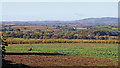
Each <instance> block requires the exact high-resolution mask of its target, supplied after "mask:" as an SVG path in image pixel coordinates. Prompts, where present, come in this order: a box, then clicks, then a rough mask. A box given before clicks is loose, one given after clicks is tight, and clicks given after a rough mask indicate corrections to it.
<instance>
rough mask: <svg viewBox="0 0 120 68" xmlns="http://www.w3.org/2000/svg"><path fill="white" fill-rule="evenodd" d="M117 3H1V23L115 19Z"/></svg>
mask: <svg viewBox="0 0 120 68" xmlns="http://www.w3.org/2000/svg"><path fill="white" fill-rule="evenodd" d="M117 16H118V3H117V2H3V3H2V20H3V21H45V20H62V21H72V20H80V19H84V18H100V17H117Z"/></svg>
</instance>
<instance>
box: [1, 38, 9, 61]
mask: <svg viewBox="0 0 120 68" xmlns="http://www.w3.org/2000/svg"><path fill="white" fill-rule="evenodd" d="M1 40H2V41H1V42H2V45H1V48H2V59H4V57H5V55H4V54H5V51H6V49H5V47H6V46H8V43H7V41H6V39H5V38H3V37H2V38H1Z"/></svg>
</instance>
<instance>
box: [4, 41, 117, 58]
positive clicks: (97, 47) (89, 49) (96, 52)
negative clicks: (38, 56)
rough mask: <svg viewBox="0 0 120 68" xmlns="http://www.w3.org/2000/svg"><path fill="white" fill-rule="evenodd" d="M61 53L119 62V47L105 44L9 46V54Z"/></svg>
mask: <svg viewBox="0 0 120 68" xmlns="http://www.w3.org/2000/svg"><path fill="white" fill-rule="evenodd" d="M30 47H32V48H33V49H32V51H30V52H40V53H60V54H66V55H75V56H84V57H98V58H107V59H113V60H118V45H117V44H103V43H43V44H42V43H41V44H9V46H8V47H6V50H7V52H28V51H27V50H28V49H29V48H30Z"/></svg>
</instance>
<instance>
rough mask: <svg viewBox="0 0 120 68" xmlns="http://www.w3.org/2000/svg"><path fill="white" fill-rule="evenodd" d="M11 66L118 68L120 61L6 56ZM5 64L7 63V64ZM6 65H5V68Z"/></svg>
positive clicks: (60, 56)
mask: <svg viewBox="0 0 120 68" xmlns="http://www.w3.org/2000/svg"><path fill="white" fill-rule="evenodd" d="M5 61H6V62H7V61H9V64H12V65H16V64H24V65H27V66H31V67H35V66H117V64H118V61H116V60H110V59H103V58H93V57H80V56H63V55H6V56H5ZM6 62H5V63H6ZM4 65H6V64H3V66H4Z"/></svg>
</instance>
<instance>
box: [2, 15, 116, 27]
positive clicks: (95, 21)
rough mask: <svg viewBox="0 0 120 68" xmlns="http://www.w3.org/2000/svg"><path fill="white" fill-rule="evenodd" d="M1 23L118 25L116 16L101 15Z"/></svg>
mask: <svg viewBox="0 0 120 68" xmlns="http://www.w3.org/2000/svg"><path fill="white" fill-rule="evenodd" d="M3 24H15V25H55V24H57V25H60V24H62V25H66V24H74V25H76V24H77V25H81V26H83V25H84V26H107V25H113V26H117V25H118V18H113V17H103V18H86V19H81V20H75V21H3Z"/></svg>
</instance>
